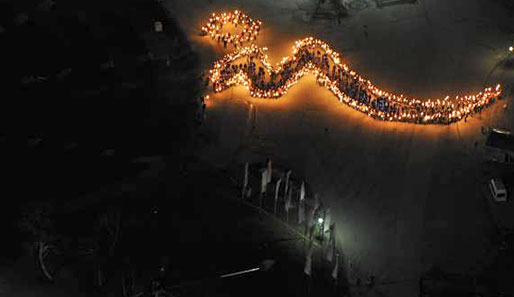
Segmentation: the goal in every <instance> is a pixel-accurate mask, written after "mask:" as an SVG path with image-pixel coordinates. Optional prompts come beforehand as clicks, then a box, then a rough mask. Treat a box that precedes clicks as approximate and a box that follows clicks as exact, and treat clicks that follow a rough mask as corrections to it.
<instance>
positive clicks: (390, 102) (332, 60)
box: [210, 37, 501, 124]
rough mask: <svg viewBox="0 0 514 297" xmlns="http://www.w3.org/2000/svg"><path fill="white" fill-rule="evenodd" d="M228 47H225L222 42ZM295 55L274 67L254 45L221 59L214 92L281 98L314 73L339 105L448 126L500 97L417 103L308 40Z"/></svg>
mask: <svg viewBox="0 0 514 297" xmlns="http://www.w3.org/2000/svg"><path fill="white" fill-rule="evenodd" d="M225 45H226V44H225ZM293 51H294V55H293V56H292V57H287V58H285V59H284V60H283V61H282V63H280V64H279V65H278V66H277V67H272V66H271V65H270V64H269V62H268V61H267V56H266V55H265V54H264V51H263V49H261V48H258V47H257V46H255V45H253V44H252V45H250V46H249V47H246V48H241V49H240V50H238V51H236V52H235V53H234V54H229V55H227V56H225V58H224V59H222V60H220V61H218V62H217V63H216V64H215V66H214V68H213V69H212V70H211V77H210V80H211V82H212V86H213V89H214V91H215V92H220V91H223V90H225V89H227V88H229V87H230V86H232V85H237V84H242V85H245V86H247V87H248V89H249V90H250V92H251V95H252V96H254V97H260V98H278V97H280V96H282V95H285V94H286V92H287V90H288V89H289V88H290V87H292V86H293V85H294V84H295V83H296V82H297V81H298V80H299V79H300V78H301V77H302V76H303V75H305V74H306V73H308V72H313V73H315V75H316V77H317V81H318V83H319V84H320V85H322V86H324V87H327V88H328V89H329V90H330V91H332V93H334V95H336V96H337V97H338V98H339V100H340V101H341V102H345V103H347V104H348V105H349V106H351V107H352V108H354V109H356V110H359V111H361V112H364V113H366V114H367V115H368V116H370V117H373V118H375V119H381V120H387V121H401V122H411V123H420V124H450V123H453V122H456V121H459V120H461V119H464V120H466V119H467V117H468V116H470V115H473V114H475V113H477V112H480V111H482V109H484V108H485V107H487V106H489V105H490V104H491V103H494V101H495V98H497V97H499V96H500V95H501V87H500V85H498V86H497V87H496V88H495V89H493V88H486V89H485V90H484V91H483V92H480V93H478V94H476V95H471V96H464V97H460V98H459V97H456V98H455V99H454V100H449V97H446V98H445V99H443V100H435V101H433V100H427V101H420V100H416V99H408V98H406V97H403V95H402V96H396V95H392V94H389V93H387V92H384V91H381V90H379V89H378V88H376V87H375V86H373V85H372V84H371V82H370V81H369V80H366V79H363V78H362V77H360V76H359V75H357V74H356V73H355V72H354V71H351V70H350V69H349V68H348V67H347V66H346V65H343V64H341V63H340V62H339V56H338V54H337V53H335V52H334V51H333V50H331V49H330V48H329V47H328V45H326V44H325V43H324V42H322V41H320V40H316V39H313V38H311V37H310V38H306V39H304V40H302V41H299V42H297V44H296V46H295V48H293Z"/></svg>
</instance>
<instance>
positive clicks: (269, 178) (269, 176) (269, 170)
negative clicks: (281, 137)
mask: <svg viewBox="0 0 514 297" xmlns="http://www.w3.org/2000/svg"><path fill="white" fill-rule="evenodd" d="M267 168H268V170H267V171H268V176H267V183H268V184H269V183H270V182H271V172H272V171H271V170H272V169H271V159H268V164H267Z"/></svg>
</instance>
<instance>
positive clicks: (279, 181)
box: [274, 177, 282, 214]
mask: <svg viewBox="0 0 514 297" xmlns="http://www.w3.org/2000/svg"><path fill="white" fill-rule="evenodd" d="M281 183H282V177H280V179H279V180H278V181H277V185H276V186H275V207H274V210H275V214H276V213H277V202H278V190H280V184H281Z"/></svg>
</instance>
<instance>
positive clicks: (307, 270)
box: [303, 240, 314, 276]
mask: <svg viewBox="0 0 514 297" xmlns="http://www.w3.org/2000/svg"><path fill="white" fill-rule="evenodd" d="M313 248H314V244H313V243H312V240H311V242H310V245H309V250H308V251H307V255H306V256H305V267H304V269H303V272H304V273H305V274H307V275H308V276H311V272H312V252H313Z"/></svg>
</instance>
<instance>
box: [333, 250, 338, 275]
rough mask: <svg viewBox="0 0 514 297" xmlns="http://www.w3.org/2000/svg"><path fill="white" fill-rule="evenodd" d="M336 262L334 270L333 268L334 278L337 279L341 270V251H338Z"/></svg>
mask: <svg viewBox="0 0 514 297" xmlns="http://www.w3.org/2000/svg"><path fill="white" fill-rule="evenodd" d="M335 260H336V264H335V265H334V270H332V278H333V279H334V280H337V274H338V272H339V253H336V259H335Z"/></svg>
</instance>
